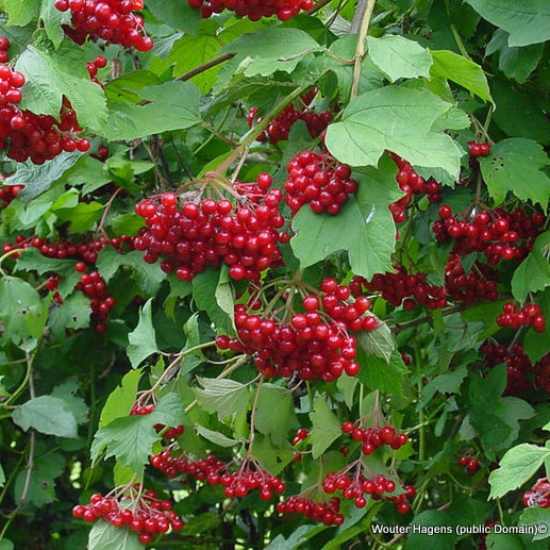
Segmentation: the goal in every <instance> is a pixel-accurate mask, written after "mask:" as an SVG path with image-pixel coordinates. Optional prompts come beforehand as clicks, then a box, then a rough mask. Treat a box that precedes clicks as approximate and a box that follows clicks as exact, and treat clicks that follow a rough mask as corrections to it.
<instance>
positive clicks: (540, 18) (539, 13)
mask: <svg viewBox="0 0 550 550" xmlns="http://www.w3.org/2000/svg"><path fill="white" fill-rule="evenodd" d="M466 1H467V2H468V4H470V6H472V7H473V8H474V9H475V10H476V11H477V12H478V13H479V14H480V15H481V16H482V17H483V18H484V19H487V21H489V22H490V23H492V24H493V25H495V26H497V27H500V28H501V29H504V30H505V31H507V32H508V33H509V34H510V38H509V39H508V43H509V44H510V46H528V45H529V44H538V43H539V42H545V41H546V40H548V39H550V4H548V2H547V1H546V0H525V1H522V2H517V0H466Z"/></svg>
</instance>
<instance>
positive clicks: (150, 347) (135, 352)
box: [126, 298, 159, 369]
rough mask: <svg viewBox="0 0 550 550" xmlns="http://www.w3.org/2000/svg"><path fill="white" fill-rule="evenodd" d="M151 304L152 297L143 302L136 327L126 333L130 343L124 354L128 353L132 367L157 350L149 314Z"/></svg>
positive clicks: (135, 366) (153, 328)
mask: <svg viewBox="0 0 550 550" xmlns="http://www.w3.org/2000/svg"><path fill="white" fill-rule="evenodd" d="M152 304H153V299H152V298H150V299H149V300H147V302H145V304H144V305H143V307H142V308H141V310H140V312H139V321H138V324H137V327H136V328H135V329H134V330H133V331H132V332H130V334H128V340H129V342H130V343H129V345H128V347H127V348H126V355H128V359H130V363H131V364H132V367H133V368H134V369H135V368H137V367H138V366H139V364H140V363H141V362H142V361H144V360H145V359H147V357H149V356H150V355H152V354H153V353H157V352H158V351H159V349H158V346H157V341H156V338H155V327H153V319H152V316H151V307H152Z"/></svg>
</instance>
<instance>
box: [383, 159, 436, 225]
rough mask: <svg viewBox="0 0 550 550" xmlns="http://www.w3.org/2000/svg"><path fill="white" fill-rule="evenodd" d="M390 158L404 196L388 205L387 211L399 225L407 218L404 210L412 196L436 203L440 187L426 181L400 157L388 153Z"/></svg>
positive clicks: (432, 181)
mask: <svg viewBox="0 0 550 550" xmlns="http://www.w3.org/2000/svg"><path fill="white" fill-rule="evenodd" d="M390 157H391V158H392V160H393V161H394V162H395V164H396V165H397V168H398V169H399V171H398V172H397V175H396V176H395V181H396V182H397V184H398V185H399V189H401V191H403V192H404V193H405V196H403V197H402V198H400V199H399V200H398V201H396V202H394V203H392V204H390V205H389V209H390V212H391V214H392V217H393V219H394V221H395V223H401V222H404V221H405V220H406V218H407V213H406V208H407V206H408V205H409V204H410V202H411V201H412V198H413V196H414V195H427V197H428V201H429V202H430V203H437V202H439V201H440V200H441V194H440V192H441V185H440V184H439V183H438V182H437V181H435V180H434V179H429V180H428V181H426V180H425V179H424V178H423V177H422V176H421V175H420V174H419V173H418V172H416V171H415V170H414V168H413V167H412V166H411V165H410V163H408V162H407V161H406V160H404V159H402V158H401V157H400V156H398V155H396V154H394V153H390Z"/></svg>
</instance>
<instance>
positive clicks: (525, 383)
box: [479, 342, 550, 395]
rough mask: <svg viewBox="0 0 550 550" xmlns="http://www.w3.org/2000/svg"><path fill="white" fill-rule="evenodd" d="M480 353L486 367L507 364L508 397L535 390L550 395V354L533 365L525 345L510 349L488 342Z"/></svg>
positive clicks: (514, 346) (515, 345)
mask: <svg viewBox="0 0 550 550" xmlns="http://www.w3.org/2000/svg"><path fill="white" fill-rule="evenodd" d="M479 351H480V352H481V353H482V354H483V363H484V365H486V366H488V367H494V366H496V365H500V364H502V363H505V364H506V372H507V384H506V393H507V394H508V395H517V394H521V393H525V392H528V391H530V390H532V389H534V388H535V389H538V390H541V391H545V392H547V393H550V353H547V354H546V355H544V356H543V357H541V358H540V359H539V360H538V361H537V362H536V363H535V364H533V363H532V361H531V359H529V356H528V355H527V354H526V353H525V350H524V347H523V344H514V345H513V346H512V348H511V349H508V348H507V347H506V346H504V345H503V344H491V343H489V342H486V343H484V344H483V345H482V346H481V347H480V348H479Z"/></svg>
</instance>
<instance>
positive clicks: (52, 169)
mask: <svg viewBox="0 0 550 550" xmlns="http://www.w3.org/2000/svg"><path fill="white" fill-rule="evenodd" d="M81 156H82V153H79V152H74V153H67V152H65V151H64V152H62V153H61V154H60V155H58V156H57V157H55V158H54V159H52V160H47V161H46V162H45V163H44V164H40V165H37V164H34V163H32V162H31V161H30V160H29V161H26V162H21V163H19V164H18V165H17V171H16V172H15V173H14V174H13V175H12V176H10V177H9V178H6V184H7V185H24V186H25V188H24V189H23V190H22V191H21V192H20V193H19V195H18V196H19V197H20V198H21V199H22V200H24V201H25V202H29V201H31V200H32V199H34V198H35V197H37V196H38V195H40V194H41V193H43V192H44V191H47V190H48V189H49V188H50V187H51V185H52V184H53V183H54V182H56V181H57V180H59V179H60V178H61V177H62V176H63V174H64V173H65V172H66V171H67V170H68V169H69V168H72V167H73V166H74V165H75V164H76V163H77V161H78V159H79V158H80V157H81Z"/></svg>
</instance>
